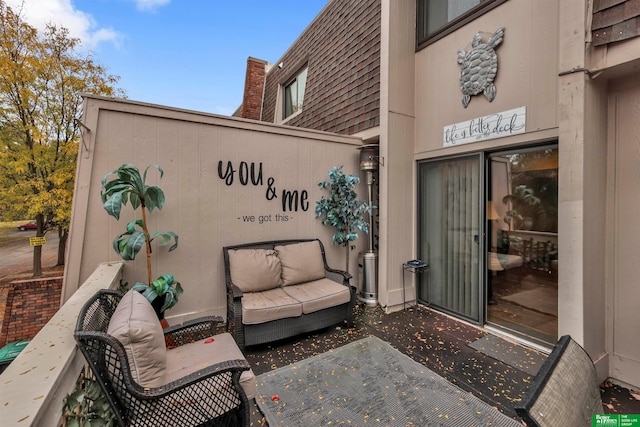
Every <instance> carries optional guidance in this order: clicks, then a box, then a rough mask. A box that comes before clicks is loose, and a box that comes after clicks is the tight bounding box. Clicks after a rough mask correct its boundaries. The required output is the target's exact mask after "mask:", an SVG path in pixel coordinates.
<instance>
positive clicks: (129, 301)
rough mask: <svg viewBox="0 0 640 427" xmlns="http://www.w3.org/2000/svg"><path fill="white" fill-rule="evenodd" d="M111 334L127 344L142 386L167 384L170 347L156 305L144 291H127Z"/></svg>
mask: <svg viewBox="0 0 640 427" xmlns="http://www.w3.org/2000/svg"><path fill="white" fill-rule="evenodd" d="M107 333H108V334H109V335H111V336H112V337H114V338H116V339H117V340H118V341H120V343H121V344H122V345H123V346H124V349H125V351H126V352H127V357H128V358H129V367H130V368H131V375H132V376H133V379H134V380H135V381H136V382H137V383H138V384H140V385H141V386H142V387H159V386H161V385H162V384H163V383H164V375H165V371H166V365H167V349H166V347H165V342H164V333H163V332H162V326H160V321H159V320H158V315H157V314H156V312H155V311H154V310H153V307H152V306H151V304H150V303H149V301H147V299H146V298H145V297H144V296H142V294H141V293H140V292H137V291H133V290H130V291H129V292H127V293H126V294H125V295H124V296H123V297H122V299H121V300H120V303H119V304H118V307H117V308H116V311H115V312H114V313H113V316H111V321H110V322H109V327H108V328H107Z"/></svg>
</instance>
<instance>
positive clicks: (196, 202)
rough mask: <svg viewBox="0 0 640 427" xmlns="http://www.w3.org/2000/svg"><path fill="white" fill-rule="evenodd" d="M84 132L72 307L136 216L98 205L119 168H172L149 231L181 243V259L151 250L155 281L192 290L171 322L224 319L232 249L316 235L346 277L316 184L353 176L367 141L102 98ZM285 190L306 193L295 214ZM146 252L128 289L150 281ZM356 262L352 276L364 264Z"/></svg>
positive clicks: (129, 273)
mask: <svg viewBox="0 0 640 427" xmlns="http://www.w3.org/2000/svg"><path fill="white" fill-rule="evenodd" d="M83 123H84V124H85V125H86V126H87V127H88V129H90V131H87V130H85V132H84V133H83V140H84V143H83V144H81V149H80V154H79V161H78V171H77V179H76V189H75V193H74V205H73V212H72V222H71V230H70V236H71V237H70V241H69V248H68V255H67V260H68V262H67V267H66V274H65V283H64V295H63V298H64V300H65V301H66V299H68V298H69V297H70V296H71V295H72V294H73V293H74V291H75V290H76V289H77V287H78V286H79V285H80V284H82V283H83V281H84V280H85V279H86V278H87V277H89V275H91V273H92V272H93V271H94V270H95V268H96V266H97V265H98V264H100V263H103V262H109V261H117V260H119V259H120V258H119V257H118V255H117V254H116V253H115V251H114V250H113V247H112V243H111V242H112V241H113V239H114V238H115V236H116V235H117V234H119V233H122V232H123V231H124V230H125V226H126V224H127V223H128V222H129V221H132V220H134V219H139V218H140V213H139V212H138V213H137V216H136V215H134V213H133V211H132V210H131V207H130V205H127V207H126V208H124V209H123V212H122V213H121V217H120V221H116V220H115V219H114V218H112V217H110V216H108V215H107V213H106V212H105V211H104V209H103V207H102V202H101V199H100V188H101V179H102V177H103V176H104V175H105V174H107V173H109V172H110V171H113V170H114V169H116V168H118V167H119V166H120V165H122V164H123V163H132V164H135V165H136V166H138V167H139V168H141V169H144V168H145V167H146V166H147V165H151V164H158V165H160V166H161V167H162V168H163V169H164V177H163V178H162V179H161V180H160V179H159V178H158V174H157V173H156V171H155V169H154V168H151V169H150V170H149V174H148V181H149V184H150V185H158V186H160V188H162V190H163V191H164V193H165V197H166V203H165V206H164V209H163V210H162V211H158V210H154V211H153V212H151V213H150V214H149V222H150V232H152V233H153V232H155V231H174V232H175V233H177V234H178V236H179V246H178V248H177V249H176V250H175V251H173V252H171V253H168V252H167V250H166V248H162V247H154V249H153V254H152V265H153V276H154V278H156V277H158V276H160V275H162V274H174V276H175V277H176V280H178V281H179V282H181V284H182V286H183V288H184V289H185V293H184V295H182V297H181V298H180V301H179V303H178V305H177V306H176V307H175V308H173V309H171V310H170V311H169V312H168V313H167V318H168V319H169V320H170V322H171V319H174V320H183V319H185V318H188V317H194V316H197V315H206V314H215V315H222V316H223V317H224V316H225V315H226V309H225V307H226V288H225V282H224V267H223V257H222V247H223V246H226V245H232V244H240V243H248V242H257V241H263V240H272V239H285V238H313V237H318V238H320V239H321V240H322V241H323V243H324V245H325V247H326V248H327V260H328V262H329V265H330V266H332V267H333V268H338V269H344V265H345V263H344V254H345V252H344V249H343V248H342V247H338V246H335V245H332V243H331V242H332V239H331V237H332V235H333V232H334V230H333V229H332V228H330V227H326V226H323V225H322V223H321V221H320V220H319V219H317V218H316V216H315V202H316V201H317V200H319V199H320V198H321V197H322V196H323V195H326V194H327V193H326V190H322V189H320V188H319V187H318V183H319V182H321V181H325V180H327V179H328V171H329V169H331V168H333V167H334V166H336V165H344V169H343V170H344V172H345V173H347V174H358V173H359V169H358V160H359V159H358V155H359V151H358V150H357V149H356V148H357V147H359V145H360V144H361V140H360V139H359V138H353V137H346V136H339V135H335V134H329V133H326V132H318V131H309V130H299V129H293V128H284V127H281V126H274V125H268V124H261V123H257V122H255V121H250V120H242V119H234V118H227V117H221V116H215V115H208V114H197V113H193V112H187V111H181V110H176V109H170V108H166V107H159V106H152V105H147V104H140V103H135V102H129V101H118V100H111V99H105V98H98V97H87V99H86V101H85V116H84V118H83ZM252 168H253V170H254V171H255V175H254V177H253V178H251V175H250V172H251V170H252ZM260 172H261V173H262V174H261V175H260ZM284 191H288V192H294V191H297V192H298V195H299V199H298V200H299V203H298V204H297V206H294V207H293V208H289V205H288V204H287V205H286V207H284V208H283V206H282V205H283V197H284V194H283V192H284ZM303 194H305V195H306V196H307V197H306V199H304V200H303ZM356 243H357V245H358V248H360V245H364V244H366V242H365V239H359V240H358V241H356ZM143 252H144V251H141V253H140V255H139V256H138V258H137V259H136V260H135V261H131V262H127V263H125V268H124V280H125V281H126V282H128V283H129V284H133V283H135V282H136V281H143V282H146V262H145V256H144V254H143ZM351 261H352V262H351V266H350V271H352V272H353V271H355V270H356V269H357V266H356V263H357V259H356V257H352V260H351Z"/></svg>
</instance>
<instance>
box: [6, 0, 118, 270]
mask: <svg viewBox="0 0 640 427" xmlns="http://www.w3.org/2000/svg"><path fill="white" fill-rule="evenodd" d="M79 44H80V40H78V39H76V38H72V37H70V36H69V32H68V31H67V30H66V29H65V28H60V27H56V26H54V25H48V26H47V28H46V30H45V31H43V32H42V33H39V32H38V31H37V30H36V29H35V28H34V27H32V26H30V25H29V24H27V23H26V22H24V21H23V19H22V17H21V16H20V15H19V14H17V13H15V12H14V11H13V10H12V9H11V8H10V7H8V6H7V5H6V4H5V3H4V1H3V0H0V200H2V202H0V203H2V206H0V210H2V211H3V212H5V216H10V217H14V218H16V219H17V217H19V216H27V217H28V218H35V219H36V221H37V223H38V229H37V231H36V236H43V235H44V234H45V232H46V230H45V224H46V223H47V222H48V221H52V222H53V223H54V224H55V225H56V226H57V228H58V234H59V236H60V246H59V248H58V264H63V263H64V248H65V246H66V241H67V236H68V232H69V222H70V216H71V202H72V197H73V187H74V178H75V170H76V160H77V154H78V144H79V140H80V138H81V129H80V122H79V120H80V118H81V115H82V111H81V110H82V95H81V94H82V93H94V94H98V95H105V96H115V95H116V94H117V95H120V96H122V95H123V93H122V91H120V90H118V89H116V87H115V85H116V83H117V82H118V79H119V77H117V76H113V75H109V74H107V72H106V70H105V68H104V67H102V66H100V65H98V64H97V63H96V62H95V61H94V59H93V57H92V56H91V55H90V54H81V53H80V52H79ZM41 253H42V248H41V247H40V246H35V247H34V252H33V274H34V276H36V277H37V276H40V275H41V274H42V265H41Z"/></svg>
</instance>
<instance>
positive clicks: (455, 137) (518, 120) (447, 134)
mask: <svg viewBox="0 0 640 427" xmlns="http://www.w3.org/2000/svg"><path fill="white" fill-rule="evenodd" d="M526 118H527V107H520V108H514V109H513V110H509V111H503V112H501V113H495V114H490V115H488V116H484V117H479V118H477V119H471V120H468V121H466V122H460V123H456V124H453V125H449V126H445V127H444V135H443V146H444V147H454V146H456V145H462V144H470V143H472V142H480V141H487V140H489V139H496V138H503V137H505V136H511V135H517V134H519V133H525V131H526V127H525V124H526Z"/></svg>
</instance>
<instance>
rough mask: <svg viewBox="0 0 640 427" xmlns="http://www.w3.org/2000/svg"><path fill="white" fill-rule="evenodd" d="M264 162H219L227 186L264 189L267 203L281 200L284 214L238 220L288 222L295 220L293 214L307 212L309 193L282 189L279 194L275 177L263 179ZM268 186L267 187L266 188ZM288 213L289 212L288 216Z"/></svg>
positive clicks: (247, 217) (222, 178) (247, 215)
mask: <svg viewBox="0 0 640 427" xmlns="http://www.w3.org/2000/svg"><path fill="white" fill-rule="evenodd" d="M262 169H263V168H262V162H259V163H255V162H247V161H241V162H240V163H238V164H236V165H235V166H234V164H233V162H231V161H227V162H226V163H225V162H224V161H222V160H220V161H218V178H220V180H222V181H224V183H225V184H226V185H227V186H229V187H230V186H232V185H241V186H242V187H246V186H250V187H262V188H263V189H264V197H265V199H266V200H267V201H277V200H278V197H279V198H280V207H281V208H282V213H275V214H267V215H251V214H246V215H241V216H238V217H237V219H238V220H240V221H243V222H250V223H253V222H257V223H258V224H265V223H270V222H286V221H290V220H292V219H293V216H292V215H291V212H298V211H302V212H306V211H308V210H309V192H308V191H307V190H289V189H282V192H281V193H278V187H277V186H276V181H275V179H274V178H273V177H271V176H268V177H267V179H266V181H265V180H264V179H263V174H262ZM265 185H266V187H265ZM287 212H289V213H288V214H287Z"/></svg>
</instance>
